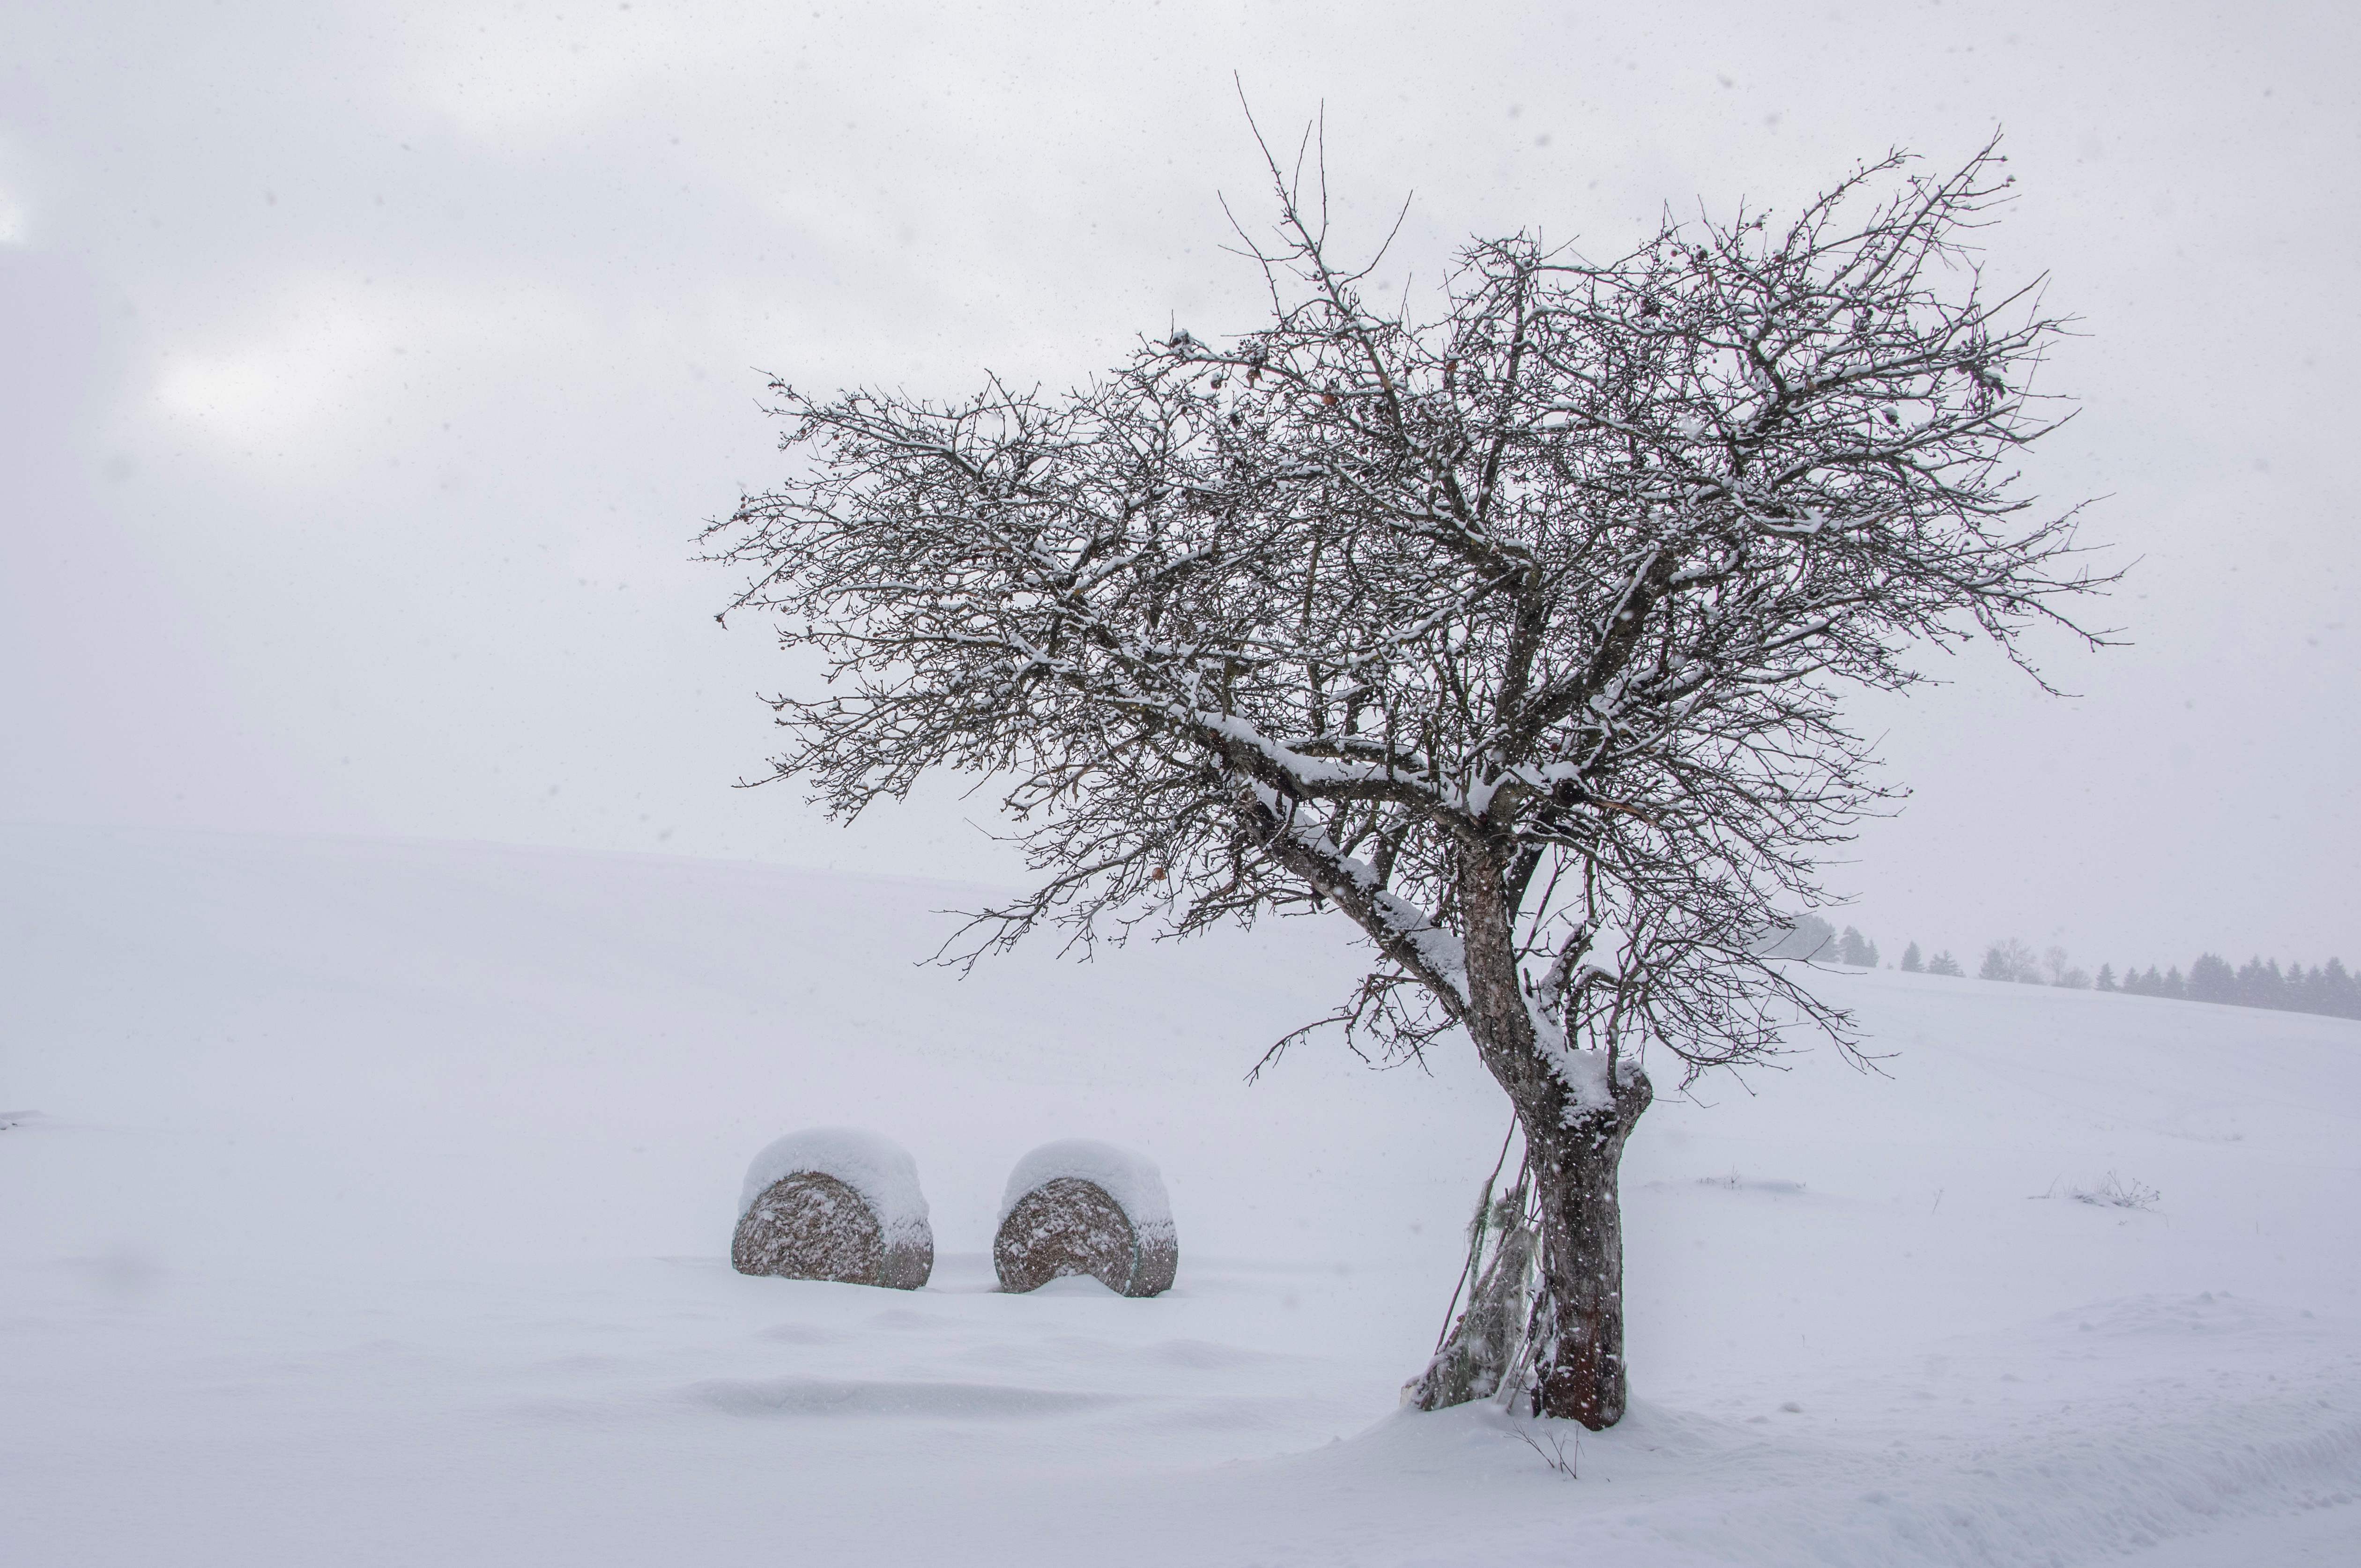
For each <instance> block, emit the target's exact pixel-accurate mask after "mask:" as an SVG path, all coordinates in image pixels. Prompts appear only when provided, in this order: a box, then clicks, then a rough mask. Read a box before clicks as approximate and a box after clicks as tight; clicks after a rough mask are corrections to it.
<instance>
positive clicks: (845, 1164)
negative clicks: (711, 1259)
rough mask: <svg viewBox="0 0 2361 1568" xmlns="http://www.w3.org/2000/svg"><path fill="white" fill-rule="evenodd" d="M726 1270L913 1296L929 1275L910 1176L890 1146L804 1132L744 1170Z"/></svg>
mask: <svg viewBox="0 0 2361 1568" xmlns="http://www.w3.org/2000/svg"><path fill="white" fill-rule="evenodd" d="M730 1266H731V1267H733V1268H735V1269H736V1270H737V1271H738V1272H739V1273H741V1274H770V1275H777V1276H780V1277H785V1278H788V1279H832V1280H835V1281H837V1282H839V1283H840V1284H845V1285H881V1286H884V1287H886V1288H890V1289H895V1290H916V1289H917V1288H919V1287H920V1286H922V1285H924V1284H926V1282H927V1277H928V1275H930V1274H932V1273H933V1272H934V1268H935V1233H934V1228H933V1227H932V1226H931V1225H930V1224H929V1223H928V1218H927V1200H926V1196H925V1194H923V1193H922V1192H920V1191H919V1190H918V1167H917V1162H916V1161H915V1160H913V1159H911V1157H910V1156H909V1153H908V1151H906V1150H905V1149H904V1148H903V1147H902V1146H900V1145H899V1144H896V1143H895V1142H893V1141H892V1140H891V1139H888V1138H882V1137H879V1136H878V1135H876V1134H874V1133H864V1132H859V1131H856V1130H855V1129H853V1128H851V1127H811V1128H807V1129H806V1130H804V1131H803V1132H800V1133H790V1134H788V1135H786V1136H785V1137H784V1138H781V1139H779V1140H778V1141H777V1142H776V1143H774V1144H772V1145H771V1146H769V1147H767V1148H765V1149H763V1152H762V1153H761V1154H758V1155H756V1156H755V1157H754V1160H753V1163H752V1164H751V1165H749V1166H748V1167H747V1168H746V1183H745V1186H744V1187H743V1188H742V1189H741V1191H740V1193H739V1198H738V1229H737V1233H736V1234H734V1235H732V1236H731V1237H730Z"/></svg>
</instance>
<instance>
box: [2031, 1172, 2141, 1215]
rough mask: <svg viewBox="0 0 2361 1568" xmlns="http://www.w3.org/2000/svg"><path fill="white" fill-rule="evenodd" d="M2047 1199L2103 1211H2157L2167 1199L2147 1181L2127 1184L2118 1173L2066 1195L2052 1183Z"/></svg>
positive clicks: (2074, 1188)
mask: <svg viewBox="0 0 2361 1568" xmlns="http://www.w3.org/2000/svg"><path fill="white" fill-rule="evenodd" d="M2041 1196H2043V1197H2044V1198H2071V1199H2072V1200H2074V1201H2075V1202H2077V1203H2088V1204H2090V1205H2092V1207H2093V1208H2099V1209H2153V1208H2155V1207H2156V1205H2157V1201H2158V1199H2160V1198H2162V1197H2163V1196H2164V1194H2163V1193H2161V1192H2159V1191H2158V1190H2156V1189H2155V1188H2153V1187H2150V1186H2149V1185H2148V1184H2147V1182H2145V1181H2125V1179H2123V1178H2122V1177H2120V1176H2117V1175H2116V1174H2115V1173H2114V1171H2112V1170H2111V1171H2109V1172H2107V1174H2106V1176H2105V1177H2104V1178H2103V1179H2100V1180H2098V1181H2093V1182H2090V1183H2087V1184H2084V1185H2080V1186H2075V1187H2069V1188H2067V1189H2066V1190H2064V1191H2063V1192H2060V1191H2059V1190H2058V1184H2057V1183H2056V1182H2052V1183H2050V1185H2049V1190H2048V1191H2047V1192H2044V1193H2043V1194H2042V1195H2041Z"/></svg>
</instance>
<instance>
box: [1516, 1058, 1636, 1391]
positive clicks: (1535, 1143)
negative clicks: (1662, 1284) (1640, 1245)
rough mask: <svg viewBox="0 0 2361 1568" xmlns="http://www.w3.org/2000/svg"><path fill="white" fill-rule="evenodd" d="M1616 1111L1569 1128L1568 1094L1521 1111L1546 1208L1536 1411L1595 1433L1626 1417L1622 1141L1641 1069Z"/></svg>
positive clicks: (1620, 1093) (1627, 1078)
mask: <svg viewBox="0 0 2361 1568" xmlns="http://www.w3.org/2000/svg"><path fill="white" fill-rule="evenodd" d="M1620 1076H1621V1077H1622V1079H1623V1081H1622V1082H1620V1083H1619V1084H1617V1085H1616V1094H1615V1105H1614V1108H1613V1109H1612V1110H1609V1111H1602V1112H1598V1113H1592V1114H1590V1115H1587V1116H1584V1117H1582V1118H1580V1119H1579V1120H1577V1121H1576V1122H1574V1123H1573V1124H1567V1123H1566V1122H1565V1120H1564V1118H1563V1113H1562V1108H1563V1105H1564V1100H1563V1097H1562V1096H1552V1097H1551V1099H1552V1100H1553V1101H1554V1103H1550V1104H1545V1105H1543V1106H1539V1107H1536V1108H1535V1109H1537V1110H1538V1111H1540V1114H1534V1113H1532V1112H1531V1111H1529V1110H1528V1109H1527V1107H1526V1106H1525V1105H1524V1104H1522V1103H1520V1104H1519V1105H1518V1107H1517V1114H1518V1119H1519V1121H1520V1122H1521V1124H1523V1127H1524V1134H1525V1146H1526V1148H1527V1149H1528V1150H1529V1151H1531V1156H1530V1157H1531V1159H1532V1179H1533V1184H1534V1191H1535V1195H1536V1197H1538V1199H1539V1200H1540V1204H1541V1233H1542V1274H1541V1291H1540V1296H1539V1299H1538V1301H1537V1303H1536V1306H1535V1310H1534V1315H1535V1320H1536V1321H1535V1323H1534V1344H1533V1349H1532V1367H1533V1413H1534V1414H1536V1415H1543V1416H1561V1417H1565V1418H1568V1419H1570V1420H1577V1421H1580V1422H1581V1423H1582V1424H1583V1425H1584V1426H1587V1427H1588V1428H1589V1429H1590V1430H1591V1431H1600V1430H1602V1429H1604V1428H1607V1427H1611V1426H1613V1425H1614V1424H1615V1423H1616V1422H1617V1421H1620V1420H1622V1419H1623V1410H1624V1406H1625V1404H1626V1402H1627V1400H1628V1398H1629V1386H1628V1381H1627V1379H1626V1376H1625V1373H1624V1365H1623V1207H1622V1201H1621V1198H1620V1195H1619V1194H1618V1192H1617V1189H1616V1173H1617V1168H1618V1167H1619V1166H1620V1165H1621V1163H1622V1160H1623V1141H1624V1139H1625V1138H1627V1137H1629V1136H1630V1135H1631V1128H1632V1126H1633V1124H1636V1123H1637V1122H1638V1121H1639V1119H1640V1113H1642V1111H1645V1110H1646V1109H1647V1108H1648V1102H1649V1100H1650V1099H1651V1098H1652V1092H1651V1091H1650V1089H1649V1086H1648V1080H1647V1079H1646V1077H1645V1076H1644V1075H1642V1074H1641V1073H1639V1072H1637V1071H1633V1072H1630V1073H1627V1074H1623V1075H1620Z"/></svg>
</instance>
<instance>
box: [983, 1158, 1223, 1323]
mask: <svg viewBox="0 0 2361 1568" xmlns="http://www.w3.org/2000/svg"><path fill="white" fill-rule="evenodd" d="M992 1266H993V1268H994V1270H995V1271H996V1272H997V1273H998V1274H999V1276H1000V1288H1002V1289H1003V1290H1016V1291H1023V1290H1038V1289H1039V1288H1041V1287H1042V1286H1044V1285H1047V1284H1048V1283H1049V1281H1050V1280H1052V1279H1056V1278H1059V1277H1061V1276H1064V1275H1069V1274H1087V1275H1089V1276H1091V1277H1093V1278H1094V1279H1096V1280H1098V1281H1099V1282H1100V1283H1101V1284H1103V1285H1104V1286H1105V1287H1106V1288H1108V1289H1110V1290H1113V1291H1115V1292H1116V1293H1118V1294H1120V1295H1125V1296H1153V1295H1156V1294H1158V1293H1159V1292H1160V1291H1163V1290H1166V1289H1169V1288H1170V1287H1171V1284H1172V1276H1173V1273H1174V1271H1175V1270H1176V1269H1178V1268H1179V1267H1180V1241H1179V1238H1178V1235H1177V1234H1176V1233H1175V1232H1174V1230H1173V1228H1172V1206H1171V1204H1170V1201H1167V1200H1166V1198H1165V1196H1164V1178H1163V1176H1162V1175H1161V1174H1160V1173H1159V1171H1158V1170H1157V1168H1156V1167H1155V1166H1154V1165H1152V1164H1150V1163H1149V1162H1148V1160H1146V1159H1143V1158H1141V1157H1139V1156H1138V1155H1136V1154H1133V1153H1131V1152H1130V1151H1129V1150H1127V1149H1120V1148H1117V1147H1115V1146H1114V1145H1112V1144H1102V1143H1096V1142H1093V1141H1092V1140H1091V1139H1088V1138H1068V1139H1064V1140H1062V1141H1060V1142H1058V1143H1054V1144H1044V1145H1042V1146H1040V1147H1039V1148H1038V1149H1035V1150H1034V1151H1033V1152H1032V1153H1031V1154H1028V1155H1027V1156H1026V1157H1024V1158H1023V1159H1021V1160H1018V1161H1017V1162H1016V1169H1015V1170H1013V1171H1011V1172H1009V1174H1008V1187H1007V1190H1005V1192H1003V1193H1002V1195H1001V1199H1000V1223H999V1226H998V1230H997V1234H995V1235H994V1239H993V1244H992Z"/></svg>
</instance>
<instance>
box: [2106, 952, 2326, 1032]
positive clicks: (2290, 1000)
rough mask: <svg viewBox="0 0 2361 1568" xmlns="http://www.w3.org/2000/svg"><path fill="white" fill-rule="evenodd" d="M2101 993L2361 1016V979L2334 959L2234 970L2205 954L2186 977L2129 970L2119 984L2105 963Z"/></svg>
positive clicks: (2251, 962)
mask: <svg viewBox="0 0 2361 1568" xmlns="http://www.w3.org/2000/svg"><path fill="white" fill-rule="evenodd" d="M2098 985H2099V989H2100V990H2101V991H2123V992H2129V993H2130V994H2132V995H2134V996H2171V997H2178V998H2180V999H2182V1000H2184V1001H2189V1002H2226V1003H2229V1004H2230V1005H2231V1006H2233V1007H2270V1008H2276V1009H2277V1010H2278V1011H2279V1012H2281V1013H2320V1014H2326V1015H2327V1016H2329V1017H2331V1018H2361V980H2356V979H2355V978H2354V976H2353V975H2352V974H2351V973H2350V972H2349V971H2347V970H2346V969H2345V966H2344V965H2343V964H2342V963H2340V962H2338V961H2337V960H2336V959H2329V960H2328V961H2327V962H2326V963H2324V964H2319V965H2316V966H2314V967H2313V968H2312V969H2306V968H2304V967H2303V966H2302V965H2301V964H2290V965H2288V967H2287V968H2286V969H2285V970H2281V969H2280V968H2279V964H2278V962H2277V960H2273V961H2272V962H2269V963H2265V962H2264V961H2263V960H2262V959H2247V960H2246V962H2245V963H2243V964H2240V965H2239V966H2238V967H2237V968H2236V969H2232V968H2231V967H2230V963H2229V960H2228V959H2222V958H2217V957H2215V956H2214V955H2213V954H2212V953H2204V954H2201V955H2200V956H2199V957H2198V959H2197V961H2196V962H2195V963H2193V964H2191V965H2190V966H2189V975H2188V978H2187V979H2185V980H2184V979H2183V978H2181V973H2180V970H2178V969H2169V970H2165V971H2164V973H2163V974H2161V975H2159V974H2158V973H2157V972H2156V966H2155V965H2154V964H2150V965H2149V966H2148V968H2147V973H2146V974H2142V973H2141V972H2140V971H2139V970H2125V971H2124V978H2123V980H2122V981H2121V982H2120V983H2118V982H2117V981H2116V980H2115V977H2114V972H2113V971H2112V970H2110V969H2109V968H2108V967H2107V966H2105V965H2101V966H2100V968H2099V981H2098Z"/></svg>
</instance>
